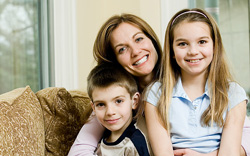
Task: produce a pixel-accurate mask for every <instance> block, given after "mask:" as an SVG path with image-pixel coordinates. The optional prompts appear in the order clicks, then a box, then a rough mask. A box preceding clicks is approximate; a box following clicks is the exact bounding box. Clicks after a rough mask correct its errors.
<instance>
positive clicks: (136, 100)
mask: <svg viewBox="0 0 250 156" xmlns="http://www.w3.org/2000/svg"><path fill="white" fill-rule="evenodd" d="M139 101H140V93H139V92H136V93H135V94H134V95H133V97H132V102H133V103H132V109H136V108H137V106H138V104H139Z"/></svg>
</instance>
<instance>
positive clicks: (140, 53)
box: [111, 23, 158, 77]
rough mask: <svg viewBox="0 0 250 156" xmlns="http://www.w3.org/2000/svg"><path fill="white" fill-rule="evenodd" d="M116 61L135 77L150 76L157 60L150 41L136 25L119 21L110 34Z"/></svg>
mask: <svg viewBox="0 0 250 156" xmlns="http://www.w3.org/2000/svg"><path fill="white" fill-rule="evenodd" d="M111 45H112V48H113V49H114V52H115V55H116V59H117V61H118V62H119V63H120V64H121V65H122V67H123V68H124V69H126V70H127V71H128V72H129V73H131V74H132V75H134V76H136V77H147V76H152V74H154V73H152V71H153V69H154V67H155V64H156V62H157V60H158V54H157V51H156V49H155V47H154V45H153V43H152V41H151V40H150V39H149V38H148V37H147V36H146V35H145V34H144V33H143V32H142V31H141V30H140V29H139V28H137V27H135V26H134V25H132V24H128V23H121V24H120V25H119V26H118V27H117V28H116V29H115V30H114V31H113V32H112V34H111Z"/></svg>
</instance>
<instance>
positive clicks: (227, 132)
mask: <svg viewBox="0 0 250 156" xmlns="http://www.w3.org/2000/svg"><path fill="white" fill-rule="evenodd" d="M245 116H246V101H243V102H241V103H240V104H238V105H237V106H235V107H234V108H232V109H231V110H230V111H229V112H228V113H227V117H226V122H225V125H224V127H223V131H222V137H221V144H220V149H219V156H225V155H226V156H237V155H239V153H240V150H241V138H242V129H243V124H244V120H245Z"/></svg>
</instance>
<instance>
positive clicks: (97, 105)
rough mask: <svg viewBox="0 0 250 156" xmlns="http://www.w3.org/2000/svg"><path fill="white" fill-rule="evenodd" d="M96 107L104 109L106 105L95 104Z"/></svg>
mask: <svg viewBox="0 0 250 156" xmlns="http://www.w3.org/2000/svg"><path fill="white" fill-rule="evenodd" d="M95 106H96V107H104V106H105V104H104V103H97V104H95Z"/></svg>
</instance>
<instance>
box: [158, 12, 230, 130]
mask: <svg viewBox="0 0 250 156" xmlns="http://www.w3.org/2000/svg"><path fill="white" fill-rule="evenodd" d="M191 10H193V11H198V12H200V13H202V14H203V15H202V14H199V13H185V14H183V15H181V16H179V17H177V16H178V15H180V14H181V13H183V12H187V11H190V9H183V10H181V11H179V12H178V13H176V14H175V15H174V16H173V17H172V19H171V20H170V22H169V24H168V26H167V30H166V35H165V44H164V50H163V57H162V59H161V62H162V66H161V69H160V80H159V81H160V82H161V84H162V86H161V91H162V94H161V97H160V100H159V102H158V111H159V115H160V116H161V118H162V120H163V122H164V124H165V128H166V129H167V130H168V132H169V130H170V124H169V117H168V114H169V107H170V103H171V99H172V90H173V88H174V86H175V84H176V82H177V80H178V78H179V77H180V75H181V70H180V67H179V66H178V64H177V63H176V60H175V59H174V58H173V56H174V51H173V39H174V36H173V34H174V33H173V32H174V29H175V27H176V26H177V25H178V24H179V23H181V22H183V21H185V22H204V23H206V24H207V25H208V26H209V28H210V32H211V37H212V40H213V46H214V47H213V48H214V54H213V60H212V62H211V64H210V65H209V67H208V69H207V79H208V86H209V95H210V97H211V99H210V105H209V107H208V108H207V109H206V110H205V111H204V113H203V115H202V118H201V123H202V125H203V126H212V125H213V122H215V123H216V124H217V125H218V126H220V127H222V126H223V124H224V120H223V113H224V111H225V110H226V109H227V106H228V93H227V91H228V89H229V82H230V81H233V78H232V75H231V74H230V71H229V67H228V65H227V61H226V56H225V50H224V47H223V44H222V39H221V35H220V31H219V29H218V26H217V24H216V22H215V20H214V19H213V17H212V16H211V15H209V14H208V13H207V12H206V11H204V10H201V9H197V8H195V9H191ZM176 17H177V18H176ZM173 20H174V22H173ZM173 104H174V103H173Z"/></svg>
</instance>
